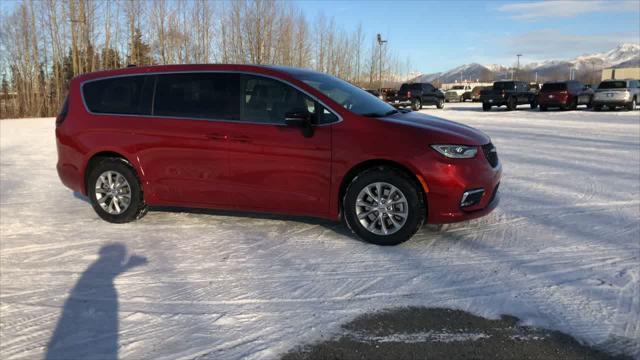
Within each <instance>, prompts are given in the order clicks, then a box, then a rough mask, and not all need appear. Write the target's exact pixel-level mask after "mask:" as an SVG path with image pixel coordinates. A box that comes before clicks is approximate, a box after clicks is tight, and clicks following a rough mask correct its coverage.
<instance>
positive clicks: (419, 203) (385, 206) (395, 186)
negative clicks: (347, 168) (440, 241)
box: [343, 167, 426, 245]
mask: <svg viewBox="0 0 640 360" xmlns="http://www.w3.org/2000/svg"><path fill="white" fill-rule="evenodd" d="M343 211H344V220H345V222H346V224H347V226H348V227H349V228H350V229H351V231H353V232H354V233H355V234H356V235H358V237H360V238H361V239H363V240H365V241H367V242H370V243H373V244H377V245H396V244H399V243H402V242H404V241H406V240H408V239H409V238H411V236H413V235H414V234H415V233H416V232H417V231H418V229H419V228H420V227H421V226H422V223H423V221H424V219H425V215H426V210H425V204H424V201H423V198H422V193H421V192H420V190H419V189H418V188H417V186H416V184H415V183H414V181H412V180H411V179H409V178H408V177H407V176H406V175H404V174H403V173H401V172H399V171H397V170H394V169H392V168H389V167H376V168H372V169H369V170H366V171H364V172H363V173H361V174H360V175H358V176H356V177H355V178H354V179H353V181H352V182H351V184H349V186H348V188H347V191H346V194H345V196H344V199H343Z"/></svg>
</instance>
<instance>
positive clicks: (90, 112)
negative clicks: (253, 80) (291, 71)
mask: <svg viewBox="0 0 640 360" xmlns="http://www.w3.org/2000/svg"><path fill="white" fill-rule="evenodd" d="M207 73H218V74H239V75H253V76H261V77H265V78H268V79H273V80H276V81H279V82H281V83H283V84H285V85H289V86H291V87H293V88H294V89H296V90H298V91H300V92H302V93H303V94H305V95H307V96H308V97H310V98H311V99H313V100H314V101H317V102H318V103H320V105H322V106H323V107H324V108H325V109H327V110H328V111H329V112H331V113H332V114H333V115H335V116H336V117H337V118H338V120H337V121H334V122H330V123H326V124H315V125H314V126H316V127H321V126H329V125H334V124H338V123H341V122H342V121H343V118H342V116H340V114H338V113H337V112H336V111H335V110H333V109H332V108H331V107H329V106H327V104H325V103H324V102H323V101H321V100H320V99H318V98H317V97H316V96H314V95H312V94H310V93H309V92H308V91H306V90H304V89H301V88H300V87H299V86H297V85H295V84H292V83H290V82H289V81H286V80H283V79H280V78H278V77H275V76H271V75H266V74H261V73H256V72H251V71H243V70H185V71H161V72H150V73H136V74H120V75H111V76H105V77H99V78H95V79H90V80H85V81H83V82H81V83H80V97H81V98H82V105H83V106H84V109H85V111H86V112H87V113H89V114H91V115H95V116H125V117H143V118H159V119H174V120H181V119H182V120H200V121H213V122H231V123H240V124H254V125H270V126H286V125H285V124H278V123H264V122H255V121H242V120H240V119H237V120H236V119H234V120H229V119H210V118H195V117H176V116H158V115H153V107H154V105H155V91H156V85H157V81H158V78H157V77H156V79H155V81H154V86H153V95H152V99H151V103H152V106H151V114H150V115H143V114H117V113H96V112H93V111H91V110H89V107H88V106H87V102H86V100H85V96H84V86H85V84H88V83H92V82H95V81H101V80H108V79H115V78H121V77H133V76H157V75H174V74H207Z"/></svg>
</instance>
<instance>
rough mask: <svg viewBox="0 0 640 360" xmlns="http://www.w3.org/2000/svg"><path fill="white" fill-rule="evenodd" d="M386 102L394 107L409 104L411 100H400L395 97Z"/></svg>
mask: <svg viewBox="0 0 640 360" xmlns="http://www.w3.org/2000/svg"><path fill="white" fill-rule="evenodd" d="M387 104H389V105H391V106H395V107H400V106H411V101H409V100H400V99H395V100H393V101H387Z"/></svg>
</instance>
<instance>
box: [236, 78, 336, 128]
mask: <svg viewBox="0 0 640 360" xmlns="http://www.w3.org/2000/svg"><path fill="white" fill-rule="evenodd" d="M240 94H241V95H240V120H241V121H246V122H253V123H265V124H277V125H281V124H284V120H285V118H286V116H287V114H290V113H296V114H300V113H302V114H307V115H308V116H309V119H311V121H312V123H314V124H323V123H330V122H334V121H336V120H337V118H336V116H335V115H334V114H332V113H331V112H330V111H328V110H327V109H325V108H324V107H323V106H322V105H321V104H320V103H318V102H317V101H315V100H313V99H312V98H310V97H309V96H308V95H306V94H304V93H303V92H302V91H300V90H298V89H296V88H294V87H293V86H291V85H289V84H286V83H284V82H282V81H278V80H275V79H271V78H267V77H263V76H256V75H242V76H241V85H240Z"/></svg>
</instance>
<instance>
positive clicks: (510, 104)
mask: <svg viewBox="0 0 640 360" xmlns="http://www.w3.org/2000/svg"><path fill="white" fill-rule="evenodd" d="M516 107H518V103H517V102H516V98H514V97H513V96H512V97H509V98H508V99H507V110H509V111H513V110H515V109H516Z"/></svg>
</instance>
